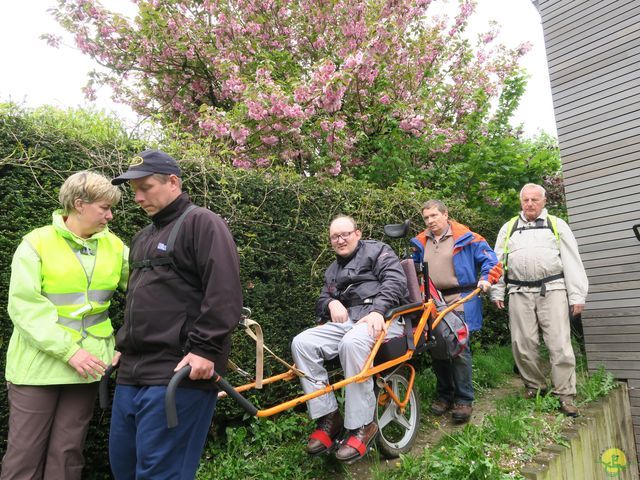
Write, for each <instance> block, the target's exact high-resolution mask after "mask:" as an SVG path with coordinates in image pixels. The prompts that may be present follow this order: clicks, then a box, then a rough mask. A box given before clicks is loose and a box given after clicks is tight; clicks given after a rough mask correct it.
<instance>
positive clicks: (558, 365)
mask: <svg viewBox="0 0 640 480" xmlns="http://www.w3.org/2000/svg"><path fill="white" fill-rule="evenodd" d="M509 326H510V328H511V346H512V349H513V357H514V359H515V361H516V365H517V366H518V369H519V370H520V376H521V377H522V379H523V381H524V384H525V386H526V387H529V388H546V387H547V378H546V375H545V371H548V366H547V365H546V364H545V363H546V362H543V360H542V358H541V357H540V352H539V343H540V341H539V338H540V335H539V330H541V331H542V337H543V339H544V343H545V344H546V346H547V348H548V349H549V363H550V364H551V381H552V383H553V393H554V394H556V395H558V396H559V397H560V399H561V400H567V399H571V398H573V397H575V394H576V359H575V356H574V354H573V348H572V347H571V330H570V326H569V302H568V300H567V292H566V290H551V291H549V290H548V291H547V294H546V296H545V297H543V296H541V295H540V293H539V292H514V293H510V294H509Z"/></svg>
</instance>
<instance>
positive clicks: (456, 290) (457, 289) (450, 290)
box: [440, 283, 477, 296]
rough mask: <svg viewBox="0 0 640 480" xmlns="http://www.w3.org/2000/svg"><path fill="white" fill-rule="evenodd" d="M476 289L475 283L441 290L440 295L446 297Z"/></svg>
mask: <svg viewBox="0 0 640 480" xmlns="http://www.w3.org/2000/svg"><path fill="white" fill-rule="evenodd" d="M476 288H477V285H476V284H475V283H467V284H465V285H460V286H458V287H451V288H443V289H442V290H440V293H442V295H444V296H447V295H453V294H454V293H462V292H470V291H472V290H475V289H476Z"/></svg>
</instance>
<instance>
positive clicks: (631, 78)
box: [535, 0, 640, 463]
mask: <svg viewBox="0 0 640 480" xmlns="http://www.w3.org/2000/svg"><path fill="white" fill-rule="evenodd" d="M535 3H537V6H538V10H539V12H540V16H541V18H542V25H543V29H544V37H545V44H546V50H547V60H548V64H549V74H550V79H551V89H552V94H553V103H554V110H555V117H556V122H557V126H558V137H559V142H560V152H561V157H562V169H563V173H564V184H565V192H566V196H567V207H568V211H569V221H570V224H571V228H572V229H573V231H574V233H575V235H576V238H577V239H578V244H579V246H580V252H581V254H582V259H583V261H584V264H585V267H586V269H587V273H588V275H589V282H590V289H589V297H588V300H587V308H586V311H585V313H584V314H583V323H584V333H585V343H586V350H587V361H588V365H589V369H591V370H592V369H596V368H598V366H600V365H604V366H605V367H606V369H607V370H609V371H611V372H613V373H614V374H615V375H616V376H617V377H618V378H619V379H622V380H626V381H627V382H628V385H629V387H630V400H631V408H632V415H633V424H634V432H635V439H636V445H637V446H638V447H637V448H638V450H637V452H636V453H637V455H638V459H639V460H640V241H638V239H636V237H635V235H634V233H633V231H632V226H633V225H635V224H640V212H639V208H640V0H547V1H545V0H541V1H539V2H535ZM630 453H631V452H628V454H630ZM639 463H640V462H639Z"/></svg>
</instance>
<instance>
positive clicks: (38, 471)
mask: <svg viewBox="0 0 640 480" xmlns="http://www.w3.org/2000/svg"><path fill="white" fill-rule="evenodd" d="M7 388H8V398H9V436H8V439H7V451H6V453H5V455H4V458H3V459H2V474H1V475H0V479H2V480H27V479H29V480H36V479H45V480H49V479H52V480H53V479H55V480H80V479H81V477H82V467H84V456H83V455H82V449H83V446H84V441H85V438H86V436H87V430H88V429H89V421H90V420H91V416H92V414H93V406H94V404H95V401H96V394H97V392H98V382H94V383H89V384H78V385H51V386H29V385H13V384H11V383H8V384H7ZM104 453H105V455H106V454H107V452H104Z"/></svg>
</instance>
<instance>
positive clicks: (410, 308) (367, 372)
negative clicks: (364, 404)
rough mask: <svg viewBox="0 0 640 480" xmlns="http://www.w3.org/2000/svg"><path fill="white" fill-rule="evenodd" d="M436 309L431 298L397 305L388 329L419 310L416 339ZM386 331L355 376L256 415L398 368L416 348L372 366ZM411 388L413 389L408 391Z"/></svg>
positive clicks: (266, 414) (238, 389) (283, 375)
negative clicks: (427, 300) (395, 321)
mask: <svg viewBox="0 0 640 480" xmlns="http://www.w3.org/2000/svg"><path fill="white" fill-rule="evenodd" d="M433 310H435V305H434V304H433V302H432V301H429V302H427V303H422V302H418V303H412V304H409V305H403V306H400V307H396V308H394V309H393V310H390V311H389V312H387V314H386V315H385V319H386V325H387V328H388V327H389V325H390V324H391V322H392V321H394V320H395V319H397V318H398V317H400V316H402V315H407V314H409V313H413V312H418V311H422V315H421V317H420V322H419V323H418V326H417V328H416V331H415V333H414V341H415V342H417V341H418V340H419V338H420V335H422V332H423V330H424V328H425V326H426V323H427V320H428V319H429V317H430V316H431V314H432V311H433ZM385 336H386V333H385V332H384V331H383V332H382V334H381V335H380V336H379V337H378V339H377V340H376V343H375V344H374V346H373V349H372V350H371V353H370V354H369V357H368V358H367V361H366V362H365V363H364V366H363V368H362V370H361V371H360V372H359V373H357V374H356V375H354V376H352V377H348V378H345V379H343V380H341V381H339V382H336V383H334V384H330V385H325V387H324V388H321V389H318V390H316V391H314V392H311V393H308V394H305V395H301V396H299V397H296V398H294V399H292V400H289V401H286V402H283V403H281V404H279V405H275V406H273V407H271V408H267V409H264V410H258V411H257V412H256V413H255V415H256V416H257V417H269V416H271V415H275V414H277V413H280V412H283V411H285V410H288V409H290V408H293V407H295V406H297V405H300V404H302V403H305V402H307V401H309V400H311V399H313V398H316V397H320V396H322V395H326V394H327V393H330V392H333V391H335V390H339V389H341V388H342V387H344V386H345V385H348V384H350V383H353V382H363V381H365V380H367V379H368V378H369V377H371V376H373V375H375V374H378V373H380V372H383V371H385V370H388V369H389V368H392V367H395V366H397V365H400V364H402V363H404V362H406V361H407V360H409V359H410V358H411V357H412V356H413V351H412V350H408V351H407V352H406V353H405V354H404V355H401V356H400V357H397V358H394V359H393V360H389V361H387V362H384V363H382V364H380V365H376V366H375V367H374V366H373V360H374V358H375V356H376V354H377V353H378V350H379V349H380V346H381V345H382V343H383V342H384V339H385ZM295 376H296V375H295V374H294V372H293V371H291V370H289V371H287V372H285V373H281V374H279V375H275V376H272V377H269V378H266V379H263V381H262V383H263V385H264V384H269V383H275V382H277V381H280V380H287V381H288V380H292V379H293V378H295ZM253 387H255V382H253V383H249V384H246V385H242V386H239V387H236V388H235V390H236V392H243V391H247V390H249V389H251V388H253ZM409 391H410V390H409ZM219 395H220V396H224V394H223V393H222V392H220V394H219ZM401 403H402V402H399V403H398V404H399V405H400V404H401Z"/></svg>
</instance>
